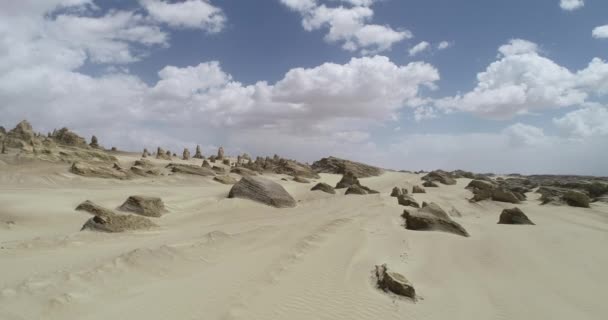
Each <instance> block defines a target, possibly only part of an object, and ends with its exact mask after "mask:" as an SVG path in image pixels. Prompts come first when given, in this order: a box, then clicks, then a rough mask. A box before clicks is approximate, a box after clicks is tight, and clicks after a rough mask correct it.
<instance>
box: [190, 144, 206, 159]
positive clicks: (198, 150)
mask: <svg viewBox="0 0 608 320" xmlns="http://www.w3.org/2000/svg"><path fill="white" fill-rule="evenodd" d="M192 158H194V159H203V158H204V157H203V152H202V151H201V146H198V145H197V146H196V152H195V153H194V157H192Z"/></svg>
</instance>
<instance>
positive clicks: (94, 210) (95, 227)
mask: <svg viewBox="0 0 608 320" xmlns="http://www.w3.org/2000/svg"><path fill="white" fill-rule="evenodd" d="M76 210H79V211H86V212H88V213H91V214H93V215H94V217H93V218H91V219H89V220H87V222H85V224H84V225H83V226H82V229H81V230H92V231H103V232H125V231H132V230H146V229H150V228H153V227H156V224H155V223H154V222H152V221H150V219H148V218H145V217H140V216H136V215H119V214H117V213H115V212H114V211H112V210H110V209H106V208H104V207H102V206H99V205H97V204H95V203H93V202H91V201H89V200H87V201H85V202H83V203H81V204H80V205H78V207H76Z"/></svg>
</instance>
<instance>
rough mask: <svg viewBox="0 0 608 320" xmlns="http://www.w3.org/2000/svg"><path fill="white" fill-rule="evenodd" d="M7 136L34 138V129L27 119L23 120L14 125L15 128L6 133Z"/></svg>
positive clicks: (24, 139)
mask: <svg viewBox="0 0 608 320" xmlns="http://www.w3.org/2000/svg"><path fill="white" fill-rule="evenodd" d="M7 136H8V137H9V138H13V139H19V140H23V141H27V142H29V141H31V140H32V139H34V137H35V135H34V129H32V125H31V124H30V123H29V122H28V121H27V120H23V121H21V122H19V123H18V124H17V126H15V128H14V129H13V130H11V131H9V132H8V133H7Z"/></svg>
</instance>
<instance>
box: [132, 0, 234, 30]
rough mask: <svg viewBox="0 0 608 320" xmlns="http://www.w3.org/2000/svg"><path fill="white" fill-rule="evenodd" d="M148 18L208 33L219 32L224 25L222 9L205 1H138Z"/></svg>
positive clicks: (224, 18)
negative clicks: (147, 13)
mask: <svg viewBox="0 0 608 320" xmlns="http://www.w3.org/2000/svg"><path fill="white" fill-rule="evenodd" d="M140 3H141V5H142V6H143V7H144V8H146V10H147V11H148V12H149V14H150V16H151V17H152V18H154V19H156V20H158V21H160V22H163V23H166V24H168V25H169V26H172V27H177V28H192V29H202V30H205V31H207V32H209V33H216V32H220V31H221V30H222V29H223V28H224V26H225V24H226V16H225V15H224V12H223V11H222V9H220V8H218V7H216V6H213V5H212V4H211V3H209V2H208V1H206V0H185V1H180V2H167V1H165V0H140Z"/></svg>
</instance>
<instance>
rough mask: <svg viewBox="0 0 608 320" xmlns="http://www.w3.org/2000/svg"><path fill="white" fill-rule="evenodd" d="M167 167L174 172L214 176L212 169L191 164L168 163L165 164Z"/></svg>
mask: <svg viewBox="0 0 608 320" xmlns="http://www.w3.org/2000/svg"><path fill="white" fill-rule="evenodd" d="M167 168H168V169H170V170H171V172H174V173H183V174H191V175H197V176H203V177H211V176H215V172H213V170H209V169H207V168H203V167H199V166H197V165H192V164H181V163H170V164H168V165H167Z"/></svg>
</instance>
